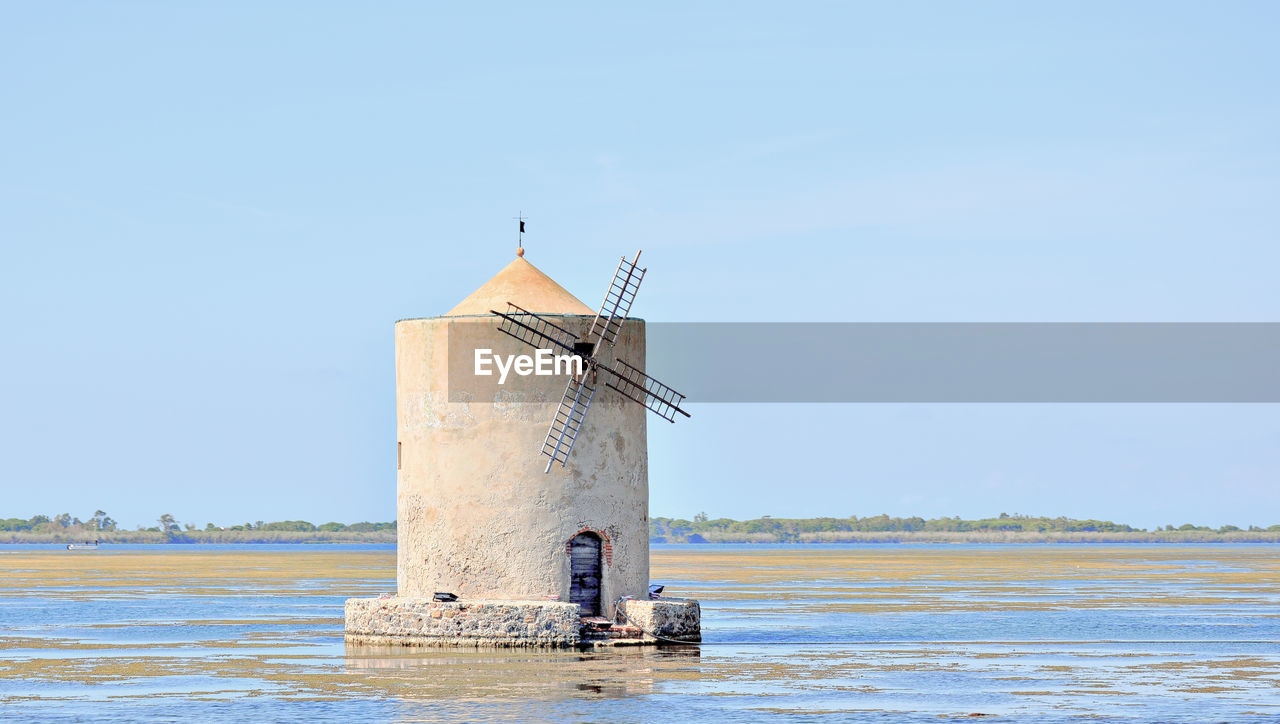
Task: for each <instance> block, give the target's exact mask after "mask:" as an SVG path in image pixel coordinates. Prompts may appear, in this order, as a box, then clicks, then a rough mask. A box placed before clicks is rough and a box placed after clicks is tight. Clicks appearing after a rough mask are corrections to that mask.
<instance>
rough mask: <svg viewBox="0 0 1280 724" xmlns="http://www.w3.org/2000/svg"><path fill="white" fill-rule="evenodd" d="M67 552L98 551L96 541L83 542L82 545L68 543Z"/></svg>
mask: <svg viewBox="0 0 1280 724" xmlns="http://www.w3.org/2000/svg"><path fill="white" fill-rule="evenodd" d="M67 550H69V551H96V550H98V541H96V540H95V541H85V542H83V543H68V544H67Z"/></svg>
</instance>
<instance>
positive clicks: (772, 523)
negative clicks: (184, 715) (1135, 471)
mask: <svg viewBox="0 0 1280 724" xmlns="http://www.w3.org/2000/svg"><path fill="white" fill-rule="evenodd" d="M121 530H125V529H122V528H120V527H119V525H118V524H117V522H116V521H115V520H114V519H113V518H111V516H109V515H107V513H106V512H105V511H102V510H96V511H94V513H93V515H91V516H89V517H88V518H87V519H85V520H81V519H80V518H77V517H74V516H72V515H71V514H69V513H60V514H58V515H55V516H52V517H51V516H47V515H33V516H32V517H30V518H4V519H0V531H5V532H12V533H19V532H27V531H29V532H32V533H44V534H48V533H85V534H90V533H109V532H116V531H121ZM135 530H136V531H138V532H149V533H163V534H167V535H170V536H177V535H181V534H183V533H197V532H203V533H218V532H240V531H244V532H250V531H252V532H276V533H279V532H288V533H343V532H349V533H380V532H395V530H396V523H395V521H391V522H383V523H370V522H367V521H362V522H359V523H338V522H336V521H330V522H328V523H320V524H318V525H317V524H315V523H311V522H310V521H306V520H279V521H271V522H264V521H261V520H259V521H254V522H246V523H242V524H237V525H230V526H218V525H215V524H213V523H206V524H205V525H204V527H199V526H197V525H196V524H194V523H182V522H180V521H178V520H177V519H176V518H174V516H173V515H171V514H169V513H164V514H162V515H161V516H160V517H159V518H157V519H156V525H154V526H149V527H147V526H141V525H139V526H137V527H136V529H135ZM1005 531H1026V532H1038V533H1051V532H1052V533H1063V532H1065V533H1070V532H1089V533H1095V532H1097V533H1142V532H1146V529H1145V528H1135V527H1133V526H1130V525H1126V524H1123V523H1115V522H1112V521H1109V520H1094V519H1086V520H1078V519H1075V518H1067V517H1063V516H1059V517H1056V518H1049V517H1045V516H1030V515H1023V514H1020V513H1014V514H1012V515H1010V514H1008V513H1001V514H1000V515H999V516H997V517H994V518H980V519H975V520H967V519H963V518H960V517H959V516H954V517H950V518H930V519H925V518H922V517H919V516H914V517H907V518H900V517H890V516H888V515H886V514H881V515H874V516H868V517H864V518H859V517H858V516H856V515H853V516H849V517H848V518H831V517H819V518H774V517H773V516H769V515H765V516H761V517H759V518H754V519H751V520H736V519H733V518H714V519H713V518H710V517H709V516H707V514H706V513H699V514H698V515H695V516H694V517H693V520H686V519H684V518H665V517H658V518H652V519H650V523H649V532H650V535H651V537H653V538H654V539H668V538H673V539H687V538H689V537H690V536H698V535H706V534H715V535H716V537H721V538H722V537H726V536H734V535H742V536H755V537H758V536H760V535H762V534H763V535H770V536H773V537H775V538H777V539H778V540H783V541H785V540H794V539H796V538H797V537H798V536H800V535H802V534H806V533H842V532H862V533H911V532H950V533H971V532H1005ZM1156 531H1158V532H1159V531H1169V532H1174V531H1184V532H1186V531H1190V532H1202V533H1230V532H1235V531H1248V532H1280V525H1272V526H1269V527H1266V528H1260V527H1257V526H1253V525H1251V526H1249V527H1248V528H1240V527H1237V526H1234V525H1224V526H1221V527H1219V528H1211V527H1209V526H1201V525H1194V524H1191V523H1184V524H1182V525H1173V524H1169V525H1166V526H1160V527H1157V528H1156Z"/></svg>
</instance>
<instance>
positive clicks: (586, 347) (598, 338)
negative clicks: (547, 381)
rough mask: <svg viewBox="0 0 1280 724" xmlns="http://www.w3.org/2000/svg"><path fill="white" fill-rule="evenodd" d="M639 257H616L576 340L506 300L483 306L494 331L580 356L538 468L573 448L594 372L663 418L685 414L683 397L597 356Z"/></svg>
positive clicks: (631, 294) (607, 345) (618, 327)
mask: <svg viewBox="0 0 1280 724" xmlns="http://www.w3.org/2000/svg"><path fill="white" fill-rule="evenodd" d="M639 261H640V252H638V251H637V252H636V256H635V258H634V259H632V260H631V261H627V258H626V257H625V256H624V257H622V261H621V262H619V263H618V270H617V271H616V272H614V275H613V282H612V283H611V284H610V285H609V290H608V291H607V292H605V295H604V302H602V303H601V304H600V311H599V312H597V313H596V317H595V319H594V320H592V322H591V329H590V331H588V332H587V336H586V337H584V338H582V339H579V338H578V336H577V335H576V334H574V333H573V332H570V331H569V330H567V329H565V328H563V327H560V326H558V325H556V324H553V323H552V322H550V321H548V320H547V319H545V318H543V317H540V316H538V315H536V314H534V313H533V312H530V311H528V310H526V309H521V308H520V307H518V306H516V305H515V304H512V303H511V302H507V311H506V312H505V313H504V312H499V311H497V310H492V309H491V310H489V311H491V312H493V313H494V314H496V315H498V316H499V317H501V318H502V321H501V322H500V323H499V324H498V330H499V331H501V332H504V333H506V334H508V335H510V336H512V337H515V338H516V339H518V340H520V341H521V342H524V343H525V344H528V345H532V346H533V347H535V348H539V349H552V350H563V351H565V352H568V353H569V354H571V355H574V356H577V357H579V358H581V359H582V362H583V367H582V368H581V374H576V375H572V376H570V377H569V384H568V385H567V386H566V387H565V389H564V397H563V398H561V400H560V407H559V408H558V409H557V410H556V415H555V417H554V418H553V419H552V421H551V428H550V429H549V430H547V436H546V438H545V439H544V440H543V441H542V454H543V455H546V456H547V457H549V458H551V459H550V460H549V461H547V469H546V470H545V471H544V472H551V466H552V465H553V464H555V463H557V462H558V463H560V467H564V466H565V463H567V462H568V460H569V454H570V453H571V452H573V443H574V441H575V440H577V438H578V432H579V431H581V430H582V423H583V421H584V419H585V418H586V416H587V410H588V409H589V408H590V407H591V400H592V398H594V397H595V393H596V388H595V385H596V383H597V381H598V377H600V376H603V377H604V381H605V386H606V387H608V388H609V389H611V390H613V391H615V392H617V393H618V394H620V395H622V396H623V397H625V398H627V399H628V400H631V401H632V402H636V403H639V404H640V405H643V406H644V407H646V408H648V409H649V410H651V411H653V412H654V413H656V414H657V415H658V416H659V417H661V418H662V419H664V420H666V421H667V422H675V421H676V419H675V418H676V413H679V414H681V415H684V416H685V417H690V415H689V413H687V412H685V411H684V410H682V409H680V403H681V402H683V401H684V398H685V396H684V395H682V394H680V393H679V392H676V391H675V390H674V389H672V388H671V387H668V386H667V385H665V384H663V383H661V382H659V381H658V380H655V379H654V378H652V377H650V376H649V375H646V374H645V373H643V372H641V371H640V370H639V369H638V368H636V367H634V366H632V365H630V364H628V363H627V362H626V361H625V360H623V359H622V358H621V357H615V358H614V359H613V361H612V362H611V363H609V364H607V365H606V364H605V361H604V359H603V355H604V354H605V353H606V352H608V351H609V350H611V349H613V346H614V345H615V344H617V342H618V336H619V334H621V332H622V325H623V323H624V322H626V321H627V313H628V312H630V311H631V303H632V302H634V301H635V298H636V292H637V291H639V290H640V281H641V280H642V279H644V273H645V271H646V270H645V269H639V268H637V267H636V263H637V262H639Z"/></svg>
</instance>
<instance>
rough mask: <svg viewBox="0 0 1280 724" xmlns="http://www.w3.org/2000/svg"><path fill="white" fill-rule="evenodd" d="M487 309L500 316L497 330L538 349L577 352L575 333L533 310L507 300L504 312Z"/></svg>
mask: <svg viewBox="0 0 1280 724" xmlns="http://www.w3.org/2000/svg"><path fill="white" fill-rule="evenodd" d="M489 311H491V312H493V313H494V314H496V315H498V316H499V317H502V321H501V322H499V323H498V331H499V332H503V333H506V334H508V335H510V336H512V337H515V338H516V339H518V340H520V341H521V342H524V343H525V344H528V345H531V346H533V347H536V348H538V349H556V348H559V349H562V350H564V351H566V352H569V353H570V354H577V352H575V351H574V348H573V345H574V343H575V342H577V341H578V336H577V335H575V334H574V333H573V332H570V331H569V330H567V329H565V328H563V327H559V326H557V325H555V324H552V323H551V322H549V321H547V320H546V319H543V318H542V317H539V316H538V315H536V314H534V313H533V312H530V311H527V310H525V309H521V308H520V307H517V306H516V305H514V304H512V303H511V302H507V312H506V314H503V313H502V312H499V311H496V310H492V309H491V310H489Z"/></svg>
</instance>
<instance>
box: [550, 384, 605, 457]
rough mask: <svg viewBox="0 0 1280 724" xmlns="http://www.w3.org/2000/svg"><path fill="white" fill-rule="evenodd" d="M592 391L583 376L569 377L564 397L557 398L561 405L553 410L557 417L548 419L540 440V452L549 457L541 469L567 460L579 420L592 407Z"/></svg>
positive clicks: (576, 435) (584, 416) (580, 424)
mask: <svg viewBox="0 0 1280 724" xmlns="http://www.w3.org/2000/svg"><path fill="white" fill-rule="evenodd" d="M595 394H596V390H595V388H594V387H592V386H590V385H588V384H587V381H586V379H583V380H582V381H579V380H578V379H577V378H576V377H570V378H569V384H568V385H567V386H565V388H564V397H563V398H562V399H561V400H560V408H559V409H557V410H556V416H555V418H553V419H552V420H551V429H549V430H547V437H546V439H544V440H543V441H542V454H543V455H546V456H547V457H549V458H551V459H550V460H548V461H547V469H546V470H545V471H544V472H551V466H552V465H554V464H555V463H560V467H564V466H565V463H567V462H568V461H569V453H571V452H573V443H574V442H575V441H576V440H577V439H578V432H579V431H580V430H581V429H582V421H583V419H584V418H586V416H587V409H588V408H590V407H591V398H592V397H594V396H595Z"/></svg>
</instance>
